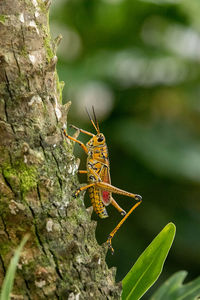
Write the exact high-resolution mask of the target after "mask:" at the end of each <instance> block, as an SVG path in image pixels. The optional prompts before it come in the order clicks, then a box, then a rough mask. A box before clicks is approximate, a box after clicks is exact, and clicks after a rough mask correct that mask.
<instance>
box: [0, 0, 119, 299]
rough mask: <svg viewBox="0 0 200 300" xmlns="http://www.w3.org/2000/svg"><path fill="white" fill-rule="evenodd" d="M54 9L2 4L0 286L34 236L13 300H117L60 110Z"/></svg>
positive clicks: (38, 1)
mask: <svg viewBox="0 0 200 300" xmlns="http://www.w3.org/2000/svg"><path fill="white" fill-rule="evenodd" d="M48 6H49V1H42V0H32V1H31V0H4V1H1V2H0V69H1V72H0V284H1V282H2V280H3V278H4V275H5V272H6V269H7V266H8V264H9V261H10V258H11V256H12V254H13V249H15V248H16V247H17V245H18V244H19V243H20V241H21V239H22V237H23V236H24V235H25V233H29V234H30V238H29V241H28V242H27V244H26V246H25V248H24V250H23V253H22V256H21V259H20V263H19V267H18V270H17V273H16V278H15V285H14V289H13V294H12V299H119V295H120V291H121V288H120V285H117V284H116V283H115V281H114V275H115V274H114V273H115V270H113V269H112V270H111V269H110V270H109V269H108V268H107V265H106V263H105V254H106V247H102V246H99V245H98V244H97V242H96V240H95V227H96V224H95V222H94V221H93V222H92V221H91V220H90V213H89V212H88V211H87V210H86V209H85V207H84V204H83V195H82V196H80V197H79V198H77V199H74V198H73V197H72V194H73V192H74V190H75V189H76V188H77V187H78V185H79V183H78V180H77V176H76V172H77V169H78V161H77V160H76V159H75V158H74V156H73V154H72V151H73V145H72V144H71V142H69V141H67V140H65V139H64V137H63V134H62V127H63V125H64V124H65V123H66V117H67V112H68V108H69V103H68V104H66V105H62V104H61V102H62V99H61V97H62V96H61V94H62V83H60V82H59V80H58V76H57V73H56V69H55V67H56V61H57V57H56V54H55V51H56V47H57V44H56V41H52V40H51V37H50V33H49V27H48V26H49V24H48V9H49V7H48Z"/></svg>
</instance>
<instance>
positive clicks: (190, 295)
mask: <svg viewBox="0 0 200 300" xmlns="http://www.w3.org/2000/svg"><path fill="white" fill-rule="evenodd" d="M186 276H187V272H186V271H180V272H177V273H175V274H174V275H172V276H171V277H170V278H169V279H168V280H166V281H165V283H164V284H163V285H162V286H161V287H160V288H159V289H158V290H157V291H156V292H155V294H154V295H153V296H152V297H151V299H150V300H163V299H165V300H174V299H176V300H191V299H193V300H194V299H197V297H198V296H199V297H200V277H198V278H196V279H195V280H193V281H191V282H189V283H187V284H183V281H184V279H185V277H186Z"/></svg>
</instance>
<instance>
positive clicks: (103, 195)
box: [86, 134, 111, 218]
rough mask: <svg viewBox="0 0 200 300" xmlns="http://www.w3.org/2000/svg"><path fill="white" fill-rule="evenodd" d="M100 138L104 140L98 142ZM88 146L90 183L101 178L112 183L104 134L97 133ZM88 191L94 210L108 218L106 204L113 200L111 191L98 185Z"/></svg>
mask: <svg viewBox="0 0 200 300" xmlns="http://www.w3.org/2000/svg"><path fill="white" fill-rule="evenodd" d="M98 139H99V140H100V139H103V140H102V142H98ZM86 147H87V149H88V158H87V170H88V173H87V177H88V183H93V182H96V181H98V180H100V181H103V182H106V183H109V184H110V183H111V180H110V172H109V159H108V149H107V145H106V143H105V137H104V136H103V134H100V137H98V135H97V136H94V137H93V138H91V139H90V141H89V142H88V143H87V144H86ZM88 191H89V195H90V200H91V203H92V206H93V208H94V211H95V212H96V213H97V214H98V216H99V217H100V218H107V217H108V214H107V211H106V208H105V206H107V205H109V204H110V202H111V193H110V192H108V191H106V190H102V189H100V188H98V187H96V186H92V187H90V188H89V189H88Z"/></svg>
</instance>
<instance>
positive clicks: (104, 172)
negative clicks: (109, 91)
mask: <svg viewBox="0 0 200 300" xmlns="http://www.w3.org/2000/svg"><path fill="white" fill-rule="evenodd" d="M87 113H88V116H89V118H90V121H91V123H92V125H93V126H94V128H95V130H96V132H97V134H96V135H95V134H93V133H90V132H88V131H85V130H83V129H79V128H77V127H76V126H72V127H73V128H74V129H76V130H77V131H78V133H79V132H82V133H85V134H87V135H89V136H91V137H92V138H91V139H90V140H89V142H87V144H86V145H85V144H83V143H82V142H81V141H79V140H77V138H74V137H71V136H69V135H68V134H67V132H66V130H64V134H65V136H66V137H67V138H68V139H70V140H72V141H74V142H76V143H78V144H79V145H80V146H81V147H82V149H83V150H84V151H85V153H86V154H87V170H84V171H83V170H79V173H80V174H87V178H88V184H86V185H85V186H83V187H80V188H79V189H77V190H76V192H75V194H74V196H75V197H77V196H78V194H79V193H80V192H81V191H83V190H86V189H88V191H89V196H90V199H91V202H92V206H93V209H94V211H95V212H96V213H97V215H98V216H99V217H100V218H107V217H108V214H107V211H106V206H108V205H109V204H112V205H113V206H114V207H115V208H116V209H117V210H118V211H119V212H120V213H121V215H122V216H123V219H122V220H121V221H120V222H119V224H118V225H117V226H116V227H115V228H114V229H113V231H112V232H111V233H110V235H109V237H108V239H107V243H108V246H109V248H110V249H111V251H112V253H113V252H114V249H113V248H112V244H111V240H112V238H113V237H114V235H115V233H116V232H117V230H118V229H119V228H120V226H121V225H122V224H123V223H124V221H125V220H126V219H127V218H128V216H129V215H130V214H131V213H132V212H133V210H134V209H135V208H136V207H137V206H138V205H140V203H141V201H142V197H141V196H140V195H137V194H132V193H129V192H126V191H124V190H121V189H119V188H117V187H115V186H113V185H111V179H110V166H109V159H108V149H107V145H106V141H105V137H104V135H103V134H102V133H101V132H100V129H99V124H98V121H97V119H96V115H95V112H94V108H93V114H94V121H93V119H92V118H91V116H90V114H89V112H88V111H87ZM112 193H115V194H120V195H124V196H128V197H131V198H134V199H135V200H136V201H137V203H136V204H135V205H134V206H133V207H132V208H131V209H130V210H129V212H128V213H126V212H125V211H124V210H123V209H122V208H121V207H120V206H119V205H118V204H117V202H116V201H115V200H114V199H113V197H112Z"/></svg>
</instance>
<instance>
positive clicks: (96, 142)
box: [87, 133, 105, 147]
mask: <svg viewBox="0 0 200 300" xmlns="http://www.w3.org/2000/svg"><path fill="white" fill-rule="evenodd" d="M103 144H105V136H104V135H103V133H97V135H94V136H93V137H92V138H91V139H90V140H89V142H88V143H87V146H89V147H98V146H102V145H103Z"/></svg>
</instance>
